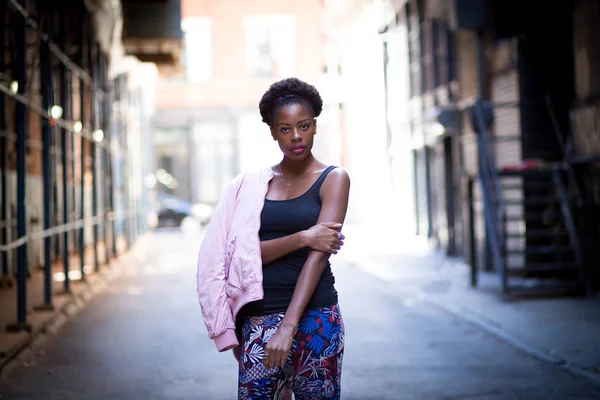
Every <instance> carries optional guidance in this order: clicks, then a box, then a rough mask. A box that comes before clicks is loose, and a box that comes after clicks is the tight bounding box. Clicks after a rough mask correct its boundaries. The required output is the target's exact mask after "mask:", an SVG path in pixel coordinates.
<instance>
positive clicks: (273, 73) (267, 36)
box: [244, 15, 296, 78]
mask: <svg viewBox="0 0 600 400" xmlns="http://www.w3.org/2000/svg"><path fill="white" fill-rule="evenodd" d="M244 29H245V33H246V66H247V69H248V73H249V74H250V76H252V77H255V78H281V77H286V76H292V75H294V73H295V65H296V60H295V45H294V41H295V37H294V17H293V16H291V15H264V16H258V15H255V16H250V17H247V18H246V19H245V20H244Z"/></svg>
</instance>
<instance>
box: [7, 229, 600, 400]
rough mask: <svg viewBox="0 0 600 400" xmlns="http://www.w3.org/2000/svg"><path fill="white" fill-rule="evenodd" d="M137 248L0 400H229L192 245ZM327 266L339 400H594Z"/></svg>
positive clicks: (395, 295) (481, 336)
mask: <svg viewBox="0 0 600 400" xmlns="http://www.w3.org/2000/svg"><path fill="white" fill-rule="evenodd" d="M144 240H145V241H146V243H145V246H144V248H147V249H148V250H147V251H146V252H145V254H144V255H145V257H144V259H142V260H140V263H139V266H138V267H132V268H130V271H128V272H129V273H128V274H127V276H126V277H125V278H124V279H122V280H120V281H119V282H117V283H115V284H114V285H112V286H111V287H110V288H108V289H107V290H106V291H105V292H104V293H103V294H101V295H99V296H98V297H97V298H96V299H94V300H93V301H92V302H91V303H90V305H89V306H88V308H87V309H85V310H84V311H82V312H81V313H80V314H79V315H78V316H77V317H76V318H75V319H74V320H72V321H70V322H67V323H66V324H65V325H64V326H63V327H62V329H61V330H60V331H59V333H58V334H57V335H55V336H53V335H48V336H47V337H46V338H44V339H42V340H41V341H39V342H38V343H37V345H36V346H35V348H34V349H32V351H31V352H30V353H29V354H28V355H27V356H26V357H22V358H21V359H19V360H18V361H16V362H15V363H14V364H13V366H12V367H11V368H8V370H7V371H6V374H5V375H6V376H4V377H3V379H2V381H1V382H0V394H1V397H0V398H1V399H3V400H4V399H44V400H45V399H49V400H50V399H65V400H69V399H86V400H88V399H89V400H96V399H115V400H121V399H122V400H138V399H139V400H142V399H143V400H150V399H182V400H183V399H186V400H187V399H234V398H236V379H237V369H236V364H235V361H234V359H233V356H232V355H231V354H230V353H227V354H219V353H217V352H216V350H215V347H214V345H213V343H212V341H210V340H209V339H208V338H207V334H206V330H205V328H204V325H203V323H202V320H201V316H200V309H199V306H198V304H197V301H196V293H195V257H196V251H197V248H198V241H199V239H198V237H196V236H193V235H192V236H183V235H181V234H180V233H175V232H162V233H157V234H154V235H152V236H151V237H147V238H145V239H144ZM355 250H356V249H355ZM342 251H343V250H342ZM336 257H338V256H336ZM332 262H333V264H334V267H333V268H334V273H335V274H336V277H337V287H338V290H339V292H340V304H341V308H342V313H343V316H344V319H345V323H346V331H347V338H346V354H345V358H344V375H343V378H342V382H343V389H342V395H343V398H345V399H399V400H412V399H416V400H437V399H469V400H484V399H485V400H505V399H539V400H551V399H556V400H559V399H560V400H568V399H590V400H591V399H599V398H600V387H599V386H597V385H595V384H593V383H592V382H590V381H588V380H586V379H583V378H579V377H575V376H572V375H570V374H568V373H567V372H565V371H563V370H561V369H559V368H557V367H554V366H551V365H549V364H546V363H543V362H541V361H537V360H534V359H532V358H530V357H529V356H527V355H525V354H523V353H521V352H519V351H517V350H515V349H514V348H512V347H510V346H508V345H507V344H505V343H503V342H500V341H498V340H497V339H496V338H494V337H492V336H489V335H488V334H487V333H484V332H483V331H481V330H479V329H477V328H475V327H474V326H471V325H469V324H467V323H466V322H463V321H461V320H459V319H456V318H455V317H453V316H451V315H450V314H448V313H445V312H443V311H441V310H439V309H438V308H434V307H433V306H431V305H429V304H428V303H422V302H420V301H418V300H417V299H415V298H413V297H410V296H409V295H408V294H407V293H410V290H406V289H410V287H409V286H410V285H413V284H414V282H413V281H407V282H404V283H403V282H398V281H396V282H393V283H392V282H386V281H385V280H383V279H381V278H378V277H377V273H375V271H373V273H370V272H369V268H368V266H364V265H363V266H361V267H360V268H358V267H356V266H353V265H352V264H348V263H346V262H345V261H343V258H341V257H340V258H334V259H332Z"/></svg>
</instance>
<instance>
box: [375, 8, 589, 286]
mask: <svg viewBox="0 0 600 400" xmlns="http://www.w3.org/2000/svg"><path fill="white" fill-rule="evenodd" d="M374 4H377V5H378V7H379V11H378V15H379V17H378V20H379V21H380V26H379V31H380V34H381V38H382V51H383V53H384V59H385V66H384V70H385V76H386V80H385V86H386V112H387V126H388V135H389V144H388V154H389V157H390V160H391V164H392V171H393V172H392V174H393V182H394V185H395V186H396V191H395V193H396V196H395V197H394V203H398V204H402V205H403V206H404V207H406V204H407V201H406V190H405V188H406V186H407V182H410V183H411V186H412V188H411V189H412V190H410V192H411V200H410V206H411V207H412V209H413V213H414V216H415V217H414V221H415V230H416V233H417V234H419V235H423V236H426V237H429V238H431V239H432V240H433V241H434V242H435V243H436V244H437V245H438V246H439V247H440V248H441V249H444V250H445V251H446V252H447V253H448V254H449V255H453V256H459V257H463V258H464V259H465V260H466V261H468V262H469V263H471V264H472V265H473V266H475V269H476V270H477V269H487V270H496V271H498V272H499V274H500V276H501V277H502V281H503V282H502V283H503V288H504V289H505V290H511V288H514V289H516V288H522V287H524V286H527V285H529V286H530V287H542V286H543V287H545V286H548V285H550V282H552V283H556V286H557V287H559V288H561V289H566V288H569V287H570V286H571V285H572V286H573V287H575V288H576V290H577V291H578V292H581V291H583V292H589V291H590V290H598V289H599V288H600V281H599V279H598V277H599V269H598V265H599V264H598V257H597V255H596V252H595V251H594V250H593V247H594V244H593V243H597V242H598V240H599V239H600V234H599V231H600V229H599V222H598V205H599V203H600V201H599V197H598V185H599V184H600V175H599V174H598V165H599V156H600V147H599V146H598V137H599V133H598V127H597V124H596V123H595V122H593V121H597V118H596V114H597V111H596V109H597V100H596V98H597V96H598V93H599V91H598V85H597V83H598V82H596V81H597V80H598V78H597V77H596V76H595V75H596V74H594V73H593V72H592V71H595V70H596V69H597V64H598V57H597V55H598V53H599V51H600V50H599V48H598V45H597V44H594V43H593V42H592V41H591V40H592V39H591V38H592V37H594V33H595V30H597V29H598V28H597V26H598V21H599V18H600V11H599V9H598V7H599V5H598V2H595V1H577V2H573V1H559V2H556V3H553V4H552V6H548V7H544V16H543V18H541V16H540V15H538V13H540V12H541V10H538V9H536V8H534V7H532V8H531V10H529V9H524V8H522V6H521V5H520V4H519V2H516V1H494V0H490V1H468V0H463V1H460V0H457V1H454V2H447V1H440V0H408V1H387V2H374ZM596 33H597V32H596ZM595 68H596V69H595ZM407 170H408V171H410V174H412V176H411V177H410V178H409V177H408V174H407V172H406V171H407ZM553 287H554V285H553Z"/></svg>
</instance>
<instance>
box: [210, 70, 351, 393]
mask: <svg viewBox="0 0 600 400" xmlns="http://www.w3.org/2000/svg"><path fill="white" fill-rule="evenodd" d="M322 107H323V102H322V100H321V97H320V95H319V93H318V91H317V90H316V89H315V88H314V87H313V86H311V85H309V84H307V83H305V82H302V81H300V80H298V79H296V78H290V79H285V80H282V81H279V82H276V83H274V84H273V85H271V87H270V88H269V90H268V91H267V92H266V93H265V94H264V95H263V97H262V99H261V101H260V105H259V108H260V113H261V116H262V119H263V122H265V123H266V124H267V125H268V126H269V128H270V130H271V136H272V137H273V140H275V141H277V143H278V145H279V148H280V149H281V151H282V153H283V159H282V160H281V162H280V163H278V164H277V165H274V166H272V167H270V168H267V169H266V170H264V171H261V172H259V173H254V174H244V175H243V176H240V177H237V178H235V179H234V180H233V181H232V184H231V185H230V186H229V188H228V189H227V190H226V192H225V194H224V195H223V198H222V199H221V201H220V202H219V205H218V206H217V210H216V211H215V215H214V216H213V220H211V223H210V224H209V227H208V228H207V232H206V236H205V239H204V240H203V243H202V246H201V249H200V254H199V258H198V295H199V300H200V305H201V307H202V312H203V317H204V321H205V323H206V325H207V328H208V331H209V336H210V337H211V338H213V339H214V340H215V342H216V344H217V348H218V349H219V350H220V351H223V350H227V349H230V348H232V349H233V350H234V354H235V355H236V358H237V359H238V361H239V366H240V370H239V390H238V395H239V398H240V399H247V398H260V399H271V398H283V397H284V396H285V397H288V396H289V390H293V392H294V395H295V398H296V399H298V400H302V399H339V398H340V378H341V363H342V356H343V350H344V344H343V342H344V325H343V321H342V317H341V314H340V309H339V306H338V298H337V291H336V289H335V287H334V277H333V274H332V272H331V267H330V265H329V262H328V259H329V256H330V255H331V254H336V253H337V251H338V250H339V249H340V247H341V246H342V244H343V239H344V236H343V235H342V234H341V233H340V230H341V227H342V223H343V222H344V218H345V215H346V209H347V205H348V194H349V190H350V179H349V177H348V174H347V173H346V172H345V171H344V170H342V169H340V168H336V167H333V166H327V165H325V164H323V163H321V162H319V161H318V160H317V159H316V158H315V157H314V156H313V154H312V146H313V140H314V136H315V135H316V133H317V122H316V118H317V117H318V116H319V115H320V113H321V111H322ZM235 322H237V326H236V324H235ZM236 328H237V329H236ZM232 329H235V330H236V333H237V335H236V336H235V338H234V337H233V336H232V335H233V331H232ZM238 343H239V344H238Z"/></svg>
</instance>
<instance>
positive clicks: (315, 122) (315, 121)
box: [313, 118, 317, 135]
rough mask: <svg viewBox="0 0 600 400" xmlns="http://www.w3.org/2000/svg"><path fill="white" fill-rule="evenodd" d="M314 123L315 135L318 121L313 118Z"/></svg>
mask: <svg viewBox="0 0 600 400" xmlns="http://www.w3.org/2000/svg"><path fill="white" fill-rule="evenodd" d="M313 123H314V124H315V133H314V134H315V135H316V134H317V119H316V118H313Z"/></svg>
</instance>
